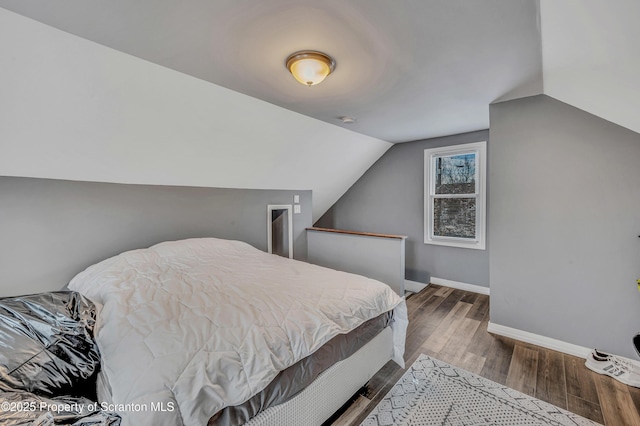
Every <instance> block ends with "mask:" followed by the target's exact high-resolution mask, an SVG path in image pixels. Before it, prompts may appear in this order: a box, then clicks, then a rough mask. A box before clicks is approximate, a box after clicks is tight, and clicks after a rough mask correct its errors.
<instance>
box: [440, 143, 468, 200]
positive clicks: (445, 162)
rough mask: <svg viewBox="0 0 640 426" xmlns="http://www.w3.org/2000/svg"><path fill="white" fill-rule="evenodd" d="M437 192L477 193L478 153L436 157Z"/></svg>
mask: <svg viewBox="0 0 640 426" xmlns="http://www.w3.org/2000/svg"><path fill="white" fill-rule="evenodd" d="M435 162H436V164H435V188H436V194H475V193H476V153H469V154H458V155H450V156H442V157H436V158H435Z"/></svg>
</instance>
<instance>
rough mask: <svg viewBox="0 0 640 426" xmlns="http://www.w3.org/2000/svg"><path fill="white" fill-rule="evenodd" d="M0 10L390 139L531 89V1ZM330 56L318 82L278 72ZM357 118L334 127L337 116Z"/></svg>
mask: <svg viewBox="0 0 640 426" xmlns="http://www.w3.org/2000/svg"><path fill="white" fill-rule="evenodd" d="M0 7H4V8H6V9H8V10H11V11H14V12H17V13H19V14H22V15H24V16H27V17H30V18H32V19H35V20H38V21H40V22H43V23H45V24H47V25H51V26H53V27H56V28H59V29H62V30H64V31H67V32H69V33H71V34H75V35H77V36H80V37H82V38H85V39H88V40H91V41H94V42H97V43H100V44H103V45H105V46H109V47H111V48H114V49H116V50H119V51H122V52H125V53H128V54H131V55H134V56H136V57H139V58H142V59H146V60H148V61H151V62H153V63H156V64H160V65H163V66H165V67H168V68H171V69H174V70H177V71H180V72H183V73H186V74H189V75H191V76H195V77H197V78H200V79H203V80H206V81H209V82H212V83H215V84H218V85H220V86H223V87H226V88H229V89H232V90H234V91H237V92H240V93H244V94H247V95H249V96H252V97H255V98H258V99H262V100H265V101H267V102H269V103H272V104H275V105H278V106H281V107H284V108H286V109H289V110H292V111H296V112H299V113H301V114H304V115H307V116H310V117H313V118H316V119H319V120H322V121H326V122H327V123H331V124H333V125H338V126H343V127H347V128H348V129H350V130H353V131H355V132H359V133H362V134H365V135H368V136H372V137H375V138H377V139H382V140H385V141H390V142H404V141H410V140H417V139H423V138H429V137H434V136H442V135H449V134H455V133H461V132H467V131H472V130H478V129H484V128H488V126H489V112H488V105H489V104H490V103H491V102H493V101H495V100H497V99H506V98H513V97H517V96H527V95H532V94H539V93H541V92H542V78H541V75H542V74H541V71H542V63H541V53H540V32H539V27H538V16H539V13H538V1H537V0H509V1H505V0H483V1H468V0H403V1H389V0H354V1H344V0H323V1H313V2H312V1H308V0H305V1H300V0H269V1H264V0H243V1H238V0H213V1H212V0H190V1H178V0H135V1H131V0H91V1H87V0H64V1H46V2H43V1H41V0H0ZM301 49H315V50H321V51H324V52H327V53H329V54H331V55H333V56H334V57H335V59H336V61H337V68H336V71H335V73H334V74H332V75H331V76H330V77H329V78H327V80H326V81H325V82H324V83H322V84H321V85H318V86H315V87H312V88H308V87H304V86H302V85H300V84H299V83H297V82H295V81H294V80H293V78H292V77H291V76H290V75H289V73H288V72H287V71H286V69H285V67H284V61H285V59H286V57H287V56H288V55H289V54H290V53H292V52H295V51H297V50H301ZM345 115H346V116H351V117H354V118H356V120H357V121H356V122H355V123H353V124H349V125H345V124H343V123H342V122H341V121H340V120H338V117H340V116H345Z"/></svg>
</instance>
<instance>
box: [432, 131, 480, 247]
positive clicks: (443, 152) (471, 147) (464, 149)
mask: <svg viewBox="0 0 640 426" xmlns="http://www.w3.org/2000/svg"><path fill="white" fill-rule="evenodd" d="M465 153H474V154H476V183H477V185H476V193H475V199H476V238H475V239H472V240H471V239H466V238H454V237H436V236H434V235H432V231H433V230H432V226H431V224H432V223H433V217H432V216H433V211H432V208H431V204H432V202H433V198H434V195H433V193H434V190H435V189H434V188H435V182H434V181H433V179H432V176H431V171H432V168H433V167H434V165H433V164H432V163H433V161H434V158H435V157H436V156H438V157H441V156H449V155H458V154H465ZM486 180H487V142H486V141H481V142H473V143H467V144H461V145H452V146H444V147H437V148H428V149H425V150H424V177H423V182H424V200H423V201H424V220H423V223H424V243H425V244H433V245H441V246H449V247H460V248H470V249H476V250H485V249H486V210H487V209H486V206H487V190H486V188H487V187H486ZM469 195H470V194H467V198H470V197H469ZM438 197H439V198H440V197H441V196H438ZM442 197H444V198H460V196H458V195H450V196H446V195H445V196H442Z"/></svg>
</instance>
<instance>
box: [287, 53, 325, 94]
mask: <svg viewBox="0 0 640 426" xmlns="http://www.w3.org/2000/svg"><path fill="white" fill-rule="evenodd" d="M286 64H287V69H288V70H289V71H290V72H291V74H292V75H293V77H294V78H295V79H296V80H298V81H299V82H300V83H302V84H304V85H306V86H314V85H316V84H318V83H320V82H322V80H324V79H325V78H326V77H327V76H328V75H329V74H331V73H332V72H333V70H334V69H335V68H336V61H335V60H334V59H333V58H332V57H331V56H329V55H327V54H325V53H322V52H316V51H314V50H301V51H300V52H296V53H292V54H291V55H289V57H288V58H287V62H286Z"/></svg>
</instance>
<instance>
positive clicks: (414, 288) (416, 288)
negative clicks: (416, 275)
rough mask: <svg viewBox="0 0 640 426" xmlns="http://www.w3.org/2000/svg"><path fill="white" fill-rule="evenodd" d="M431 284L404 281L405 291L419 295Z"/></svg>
mask: <svg viewBox="0 0 640 426" xmlns="http://www.w3.org/2000/svg"><path fill="white" fill-rule="evenodd" d="M428 285H429V284H423V283H419V282H418V281H411V280H404V289H405V291H411V292H413V293H419V292H421V291H422V290H424V289H425V288H427V286H428Z"/></svg>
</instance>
